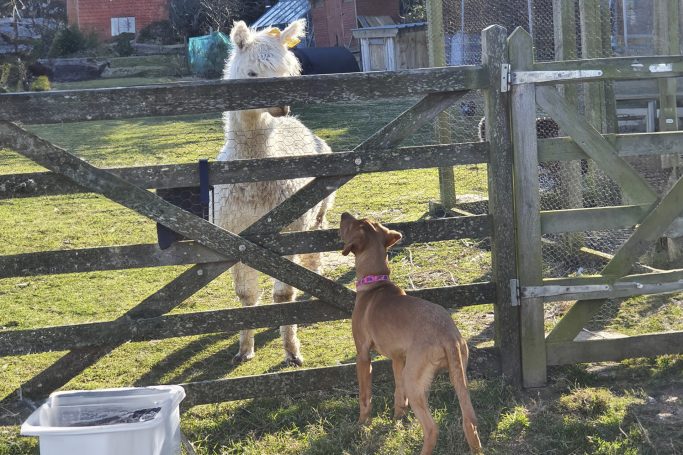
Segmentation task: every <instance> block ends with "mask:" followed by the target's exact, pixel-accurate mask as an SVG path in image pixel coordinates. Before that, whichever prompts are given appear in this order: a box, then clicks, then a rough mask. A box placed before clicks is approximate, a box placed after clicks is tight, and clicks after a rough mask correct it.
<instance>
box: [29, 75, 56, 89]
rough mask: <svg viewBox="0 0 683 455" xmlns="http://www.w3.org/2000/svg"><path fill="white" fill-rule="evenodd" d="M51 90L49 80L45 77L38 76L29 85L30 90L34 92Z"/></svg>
mask: <svg viewBox="0 0 683 455" xmlns="http://www.w3.org/2000/svg"><path fill="white" fill-rule="evenodd" d="M51 89H52V87H51V86H50V79H48V78H47V76H38V77H37V78H36V80H34V81H33V84H31V90H32V91H34V92H49V91H50V90H51Z"/></svg>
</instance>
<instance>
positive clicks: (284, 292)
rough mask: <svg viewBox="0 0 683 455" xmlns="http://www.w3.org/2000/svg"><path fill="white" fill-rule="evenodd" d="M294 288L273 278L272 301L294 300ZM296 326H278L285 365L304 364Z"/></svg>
mask: <svg viewBox="0 0 683 455" xmlns="http://www.w3.org/2000/svg"><path fill="white" fill-rule="evenodd" d="M294 295H295V291H294V288H293V287H291V286H290V285H288V284H285V283H283V282H282V281H278V280H274V282H273V302H275V303H284V302H291V301H292V300H294ZM296 332H297V327H296V324H293V325H283V326H281V327H280V335H281V336H282V347H283V348H284V350H285V360H284V363H285V364H287V365H296V366H301V365H303V364H304V359H303V357H302V356H301V351H300V349H301V344H300V343H299V338H298V337H297V335H296Z"/></svg>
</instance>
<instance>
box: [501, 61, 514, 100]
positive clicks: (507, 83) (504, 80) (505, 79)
mask: <svg viewBox="0 0 683 455" xmlns="http://www.w3.org/2000/svg"><path fill="white" fill-rule="evenodd" d="M511 86H512V70H511V67H510V64H509V63H503V64H501V65H500V91H501V92H503V93H505V92H509V91H510V88H511Z"/></svg>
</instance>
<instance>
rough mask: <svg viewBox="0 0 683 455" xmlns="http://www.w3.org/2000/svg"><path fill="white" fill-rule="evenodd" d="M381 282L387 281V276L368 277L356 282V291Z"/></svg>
mask: <svg viewBox="0 0 683 455" xmlns="http://www.w3.org/2000/svg"><path fill="white" fill-rule="evenodd" d="M381 281H389V275H368V276H364V277H363V278H361V279H360V280H356V289H359V288H360V287H362V286H367V285H368V284H373V283H379V282H381Z"/></svg>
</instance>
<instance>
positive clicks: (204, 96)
mask: <svg viewBox="0 0 683 455" xmlns="http://www.w3.org/2000/svg"><path fill="white" fill-rule="evenodd" d="M486 83H487V77H486V73H485V70H484V69H483V68H481V67H479V66H459V67H453V66H451V67H444V68H427V69H416V70H407V71H401V72H396V71H386V72H369V73H349V74H325V75H312V76H299V77H278V78H257V79H239V80H229V81H228V80H221V81H211V82H178V83H174V84H166V85H150V86H141V87H126V88H107V89H91V90H63V91H51V92H25V93H10V94H2V95H0V106H2V108H1V109H0V120H5V121H11V122H23V123H25V124H31V123H62V122H74V121H86V120H107V119H124V118H134V117H147V116H165V115H181V114H198V113H205V112H221V111H233V110H241V109H251V108H262V107H271V106H282V105H290V104H294V103H304V104H306V103H323V102H333V101H361V100H372V99H380V98H395V97H396V96H414V95H421V94H427V93H436V92H451V91H466V90H476V89H480V88H484V87H485V86H486Z"/></svg>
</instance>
